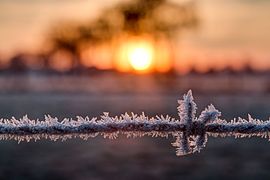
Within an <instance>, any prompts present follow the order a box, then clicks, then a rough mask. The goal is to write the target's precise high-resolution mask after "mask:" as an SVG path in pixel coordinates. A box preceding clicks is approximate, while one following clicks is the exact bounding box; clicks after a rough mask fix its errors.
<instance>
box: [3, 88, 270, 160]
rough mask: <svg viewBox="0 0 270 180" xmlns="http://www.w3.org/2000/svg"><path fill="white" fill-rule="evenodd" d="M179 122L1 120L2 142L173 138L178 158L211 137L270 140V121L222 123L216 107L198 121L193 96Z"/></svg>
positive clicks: (130, 117) (141, 118)
mask: <svg viewBox="0 0 270 180" xmlns="http://www.w3.org/2000/svg"><path fill="white" fill-rule="evenodd" d="M178 103H179V106H178V108H177V109H178V114H179V119H174V118H171V117H169V116H168V115H167V116H162V115H161V116H156V117H154V118H153V117H152V118H149V117H147V116H145V114H144V113H142V114H141V115H137V114H134V113H131V114H127V113H125V114H122V115H120V116H115V117H110V116H109V113H104V114H103V115H101V117H100V118H96V117H95V118H89V117H85V118H83V117H80V116H77V119H76V120H73V119H68V118H65V119H63V120H62V121H59V120H58V119H57V118H53V117H51V116H49V115H48V116H45V119H44V120H43V121H40V120H31V119H29V118H28V117H27V116H24V117H23V118H21V119H19V120H16V119H15V118H14V117H13V118H11V119H0V140H8V139H15V140H17V141H18V142H20V141H27V142H29V141H30V140H32V139H33V140H35V141H36V140H39V139H41V138H45V139H50V140H53V141H56V140H58V139H60V140H67V139H70V138H74V137H80V138H82V139H85V140H87V139H88V138H89V137H95V136H97V135H99V134H101V135H103V136H104V137H105V138H110V139H115V138H117V137H118V135H119V134H120V133H121V134H125V135H126V136H127V137H142V136H145V135H150V136H153V137H157V136H162V137H168V136H169V135H173V136H174V137H176V141H175V142H174V143H172V145H173V146H174V147H176V154H177V155H178V156H182V155H186V154H191V153H194V152H200V151H201V149H202V148H203V147H205V145H206V142H207V136H208V135H211V136H214V137H217V136H221V137H225V136H235V137H240V138H243V137H251V136H259V137H265V138H268V139H270V120H267V121H261V120H257V119H253V118H252V117H251V116H250V115H249V116H248V120H245V119H242V118H238V119H233V120H231V121H226V120H222V119H219V116H221V113H220V112H219V111H218V110H216V109H215V107H214V106H213V105H210V106H208V107H207V108H206V109H205V110H204V111H202V112H201V114H200V116H199V117H198V118H196V110H197V106H196V104H195V102H194V100H193V96H192V92H191V91H189V92H188V93H187V94H186V95H184V97H183V100H179V101H178Z"/></svg>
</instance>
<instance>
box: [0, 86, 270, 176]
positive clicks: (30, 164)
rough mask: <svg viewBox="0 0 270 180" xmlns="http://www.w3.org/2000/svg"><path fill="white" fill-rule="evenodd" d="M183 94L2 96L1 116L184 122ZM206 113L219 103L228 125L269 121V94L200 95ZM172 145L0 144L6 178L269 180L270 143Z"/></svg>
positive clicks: (142, 141) (153, 141) (0, 170)
mask: <svg viewBox="0 0 270 180" xmlns="http://www.w3.org/2000/svg"><path fill="white" fill-rule="evenodd" d="M180 96H182V92H180V93H179V94H176V93H172V94H170V93H165V94H163V93H161V94H160V93H131V92H129V93H113V94H112V93H111V94H106V93H98V94H93V93H67V92H66V93H60V92H57V93H53V92H50V93H45V92H42V93H37V92H36V93H29V92H27V93H22V92H17V93H14V92H13V93H7V92H6V93H1V94H0V115H1V117H11V116H15V117H21V116H22V115H24V114H26V113H27V114H28V115H29V117H30V118H42V117H43V115H44V114H51V115H53V116H58V117H60V118H62V117H75V116H76V115H82V116H85V115H89V116H98V115H100V114H101V113H102V112H103V111H109V112H111V114H112V115H117V114H119V113H122V112H125V111H127V112H130V111H134V112H141V111H144V112H146V114H147V115H155V114H169V115H171V116H174V117H177V111H176V106H177V102H176V100H177V99H178V98H179V97H180ZM194 96H195V101H196V102H197V104H198V106H199V111H200V110H202V108H204V107H205V106H206V105H208V104H209V103H213V104H214V105H215V106H216V107H217V108H218V109H219V110H221V111H222V112H223V117H224V118H232V117H236V116H246V115H247V113H250V114H252V115H253V116H254V117H256V118H261V119H267V118H268V117H269V116H270V114H269V107H270V106H269V105H270V95H269V94H241V93H240V94H239V93H236V94H221V93H219V94H213V95H211V94H201V93H196V91H194ZM171 142H173V140H172V139H171V138H169V139H162V138H150V137H145V138H137V139H126V138H125V137H120V138H119V139H117V140H108V139H106V140H104V139H103V138H101V137H98V138H94V139H89V140H87V141H83V140H81V139H73V140H69V141H66V142H50V141H46V140H42V141H39V142H36V143H34V142H30V143H21V144H19V145H18V144H17V143H16V142H13V141H1V142H0V159H1V160H0V179H30V180H31V179H57V180H61V179H77V180H84V179H180V178H185V179H217V178H219V179H229V178H238V179H239V178H241V179H244V178H245V179H262V178H264V179H266V178H270V172H269V167H270V153H269V149H270V143H269V142H268V141H267V140H266V139H258V138H252V139H236V140H235V139H233V138H225V139H221V138H210V140H209V142H208V144H207V147H206V148H205V149H203V151H202V152H201V153H200V154H194V155H191V156H186V157H177V156H176V155H175V152H174V151H175V150H174V148H173V147H172V146H171V145H170V143H171Z"/></svg>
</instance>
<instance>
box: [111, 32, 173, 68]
mask: <svg viewBox="0 0 270 180" xmlns="http://www.w3.org/2000/svg"><path fill="white" fill-rule="evenodd" d="M115 47H118V48H117V50H116V52H115V53H116V54H115V68H116V69H117V70H118V71H120V72H132V71H135V72H137V73H150V72H161V73H164V72H168V71H169V70H170V69H171V68H172V58H171V51H170V48H169V46H168V43H166V42H165V41H164V42H163V41H160V42H156V41H154V40H153V39H151V38H150V37H149V36H140V37H130V36H127V37H125V38H120V39H118V41H117V43H116V44H115Z"/></svg>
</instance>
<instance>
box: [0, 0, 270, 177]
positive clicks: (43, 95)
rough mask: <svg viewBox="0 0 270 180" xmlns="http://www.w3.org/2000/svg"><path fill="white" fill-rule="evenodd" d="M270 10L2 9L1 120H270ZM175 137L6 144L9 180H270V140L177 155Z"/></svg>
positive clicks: (0, 163) (249, 6) (150, 0)
mask: <svg viewBox="0 0 270 180" xmlns="http://www.w3.org/2000/svg"><path fill="white" fill-rule="evenodd" d="M269 7H270V1H268V0H260V1H253V0H247V1H242V0H217V1H216V0H202V1H193V0H184V1H183V0H179V1H177V0H170V1H169V0H168V1H166V0H147V1H143V0H134V1H121V0H119V1H107V0H102V1H99V2H94V1H90V0H89V1H82V0H79V1H72V0H67V1H62V0H59V1H51V0H48V1H42V0H38V1H33V0H24V1H17V0H12V1H8V0H2V1H0V117H2V118H11V117H13V116H14V117H16V118H20V117H22V116H23V115H25V114H28V117H29V118H33V119H37V118H38V119H43V118H44V115H46V114H50V115H51V116H53V117H58V118H59V119H62V118H64V117H69V118H75V117H76V116H77V115H80V116H89V117H95V116H97V117H98V116H100V115H101V114H102V113H103V112H110V115H113V116H115V115H120V114H121V113H124V112H135V113H141V112H145V114H146V115H149V116H155V115H160V114H163V115H166V114H168V115H170V116H172V117H175V118H177V117H178V115H177V109H176V107H177V105H178V104H177V100H178V99H180V98H182V95H183V94H184V93H186V92H187V91H188V90H189V89H192V91H193V94H194V97H195V101H196V103H197V105H198V113H200V111H202V110H203V109H204V108H205V107H206V106H207V105H209V104H210V103H213V104H214V105H215V107H216V108H217V109H218V110H220V111H221V112H222V118H224V119H228V120H230V119H232V118H234V117H238V116H240V117H244V118H245V117H247V114H251V115H252V116H253V117H254V118H259V119H262V120H267V119H269V116H270V114H269V107H270V54H269V48H270V34H269V32H270V26H269V23H268V19H269V17H270V14H269V11H268V9H269ZM171 142H173V139H172V138H171V137H170V138H168V139H165V138H164V139H162V138H151V137H143V138H136V139H127V138H126V137H123V136H120V137H119V138H118V139H116V140H108V139H103V138H102V137H97V138H93V139H89V140H87V141H83V140H81V139H72V140H68V141H65V142H58V141H57V142H51V141H48V140H41V141H38V142H30V143H25V142H22V143H20V144H17V142H14V141H1V142H0V159H1V160H0V179H78V180H83V179H180V178H185V179H217V178H219V179H228V178H232V179H267V178H269V177H270V173H269V160H270V154H269V148H270V143H269V142H268V140H267V139H259V138H251V139H234V138H212V137H211V138H210V139H209V142H208V144H207V147H206V148H205V149H203V151H202V152H201V153H197V154H193V155H189V156H185V157H177V156H176V155H175V149H174V148H173V147H172V146H171V144H170V143H171Z"/></svg>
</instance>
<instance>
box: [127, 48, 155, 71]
mask: <svg viewBox="0 0 270 180" xmlns="http://www.w3.org/2000/svg"><path fill="white" fill-rule="evenodd" d="M128 60H129V63H130V64H131V66H132V68H134V69H135V70H137V71H143V70H146V69H148V68H149V67H150V65H151V63H152V60H153V52H152V49H151V48H149V47H147V45H138V46H135V47H131V48H130V49H129V52H128Z"/></svg>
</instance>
